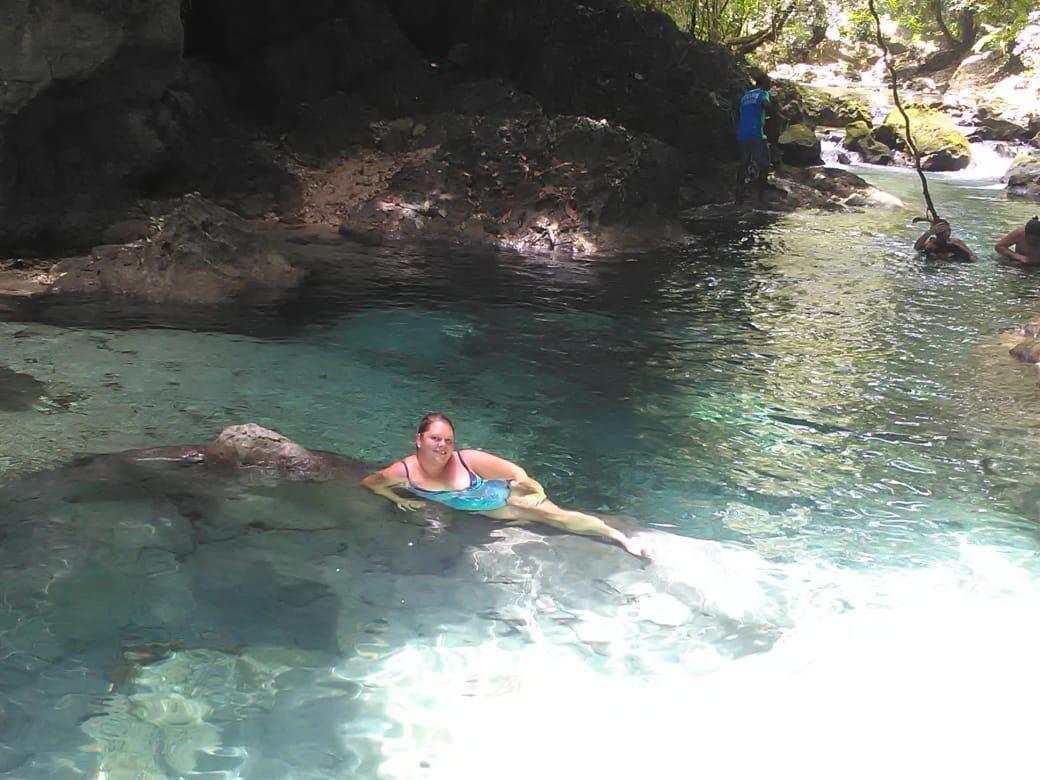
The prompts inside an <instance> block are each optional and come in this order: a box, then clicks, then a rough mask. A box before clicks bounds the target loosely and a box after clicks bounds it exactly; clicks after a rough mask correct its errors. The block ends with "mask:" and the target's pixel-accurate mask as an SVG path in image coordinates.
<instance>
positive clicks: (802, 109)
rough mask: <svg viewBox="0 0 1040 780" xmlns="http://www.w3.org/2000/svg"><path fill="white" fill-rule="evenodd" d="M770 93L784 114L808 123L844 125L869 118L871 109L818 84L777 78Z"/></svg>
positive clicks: (795, 120) (810, 124)
mask: <svg viewBox="0 0 1040 780" xmlns="http://www.w3.org/2000/svg"><path fill="white" fill-rule="evenodd" d="M770 94H771V95H772V96H773V99H774V100H775V101H776V103H777V105H778V106H779V107H780V110H781V111H782V112H783V115H784V116H785V117H787V118H788V119H789V120H790V121H792V122H797V123H799V124H804V125H808V126H809V127H816V126H817V125H824V126H826V127H844V126H845V125H847V124H848V123H849V122H855V121H857V120H861V121H864V122H868V123H869V121H870V113H869V112H868V111H867V109H866V108H864V106H863V105H862V104H861V103H859V102H858V101H856V100H853V99H851V98H846V97H841V96H838V95H833V94H831V93H830V92H828V91H826V90H824V89H820V88H819V87H810V86H807V85H805V84H796V83H794V82H793V81H785V80H781V79H777V80H776V81H775V82H774V83H773V86H772V88H771V89H770Z"/></svg>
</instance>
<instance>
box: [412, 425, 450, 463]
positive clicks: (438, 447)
mask: <svg viewBox="0 0 1040 780" xmlns="http://www.w3.org/2000/svg"><path fill="white" fill-rule="evenodd" d="M415 449H416V451H417V452H418V453H419V454H420V455H425V456H426V457H428V458H430V459H431V460H434V461H447V460H448V458H450V457H451V453H452V452H454V451H455V431H453V430H452V429H451V426H450V425H448V423H446V422H444V421H443V420H434V421H433V422H432V423H430V427H429V428H427V429H426V430H425V431H423V432H422V433H418V434H416V436H415Z"/></svg>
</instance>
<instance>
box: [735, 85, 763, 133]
mask: <svg viewBox="0 0 1040 780" xmlns="http://www.w3.org/2000/svg"><path fill="white" fill-rule="evenodd" d="M767 103H769V93H768V92H767V91H766V90H764V89H757V88H756V89H749V90H748V91H747V92H745V93H744V97H742V98H741V99H740V119H739V120H737V140H738V141H759V140H761V139H763V138H765V137H766V129H765V128H766V111H765V107H766V104H767Z"/></svg>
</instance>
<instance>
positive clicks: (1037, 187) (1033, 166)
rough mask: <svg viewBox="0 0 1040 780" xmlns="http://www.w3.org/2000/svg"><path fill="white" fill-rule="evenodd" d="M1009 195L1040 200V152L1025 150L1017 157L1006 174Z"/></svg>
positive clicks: (1005, 179)
mask: <svg viewBox="0 0 1040 780" xmlns="http://www.w3.org/2000/svg"><path fill="white" fill-rule="evenodd" d="M1003 180H1004V181H1006V182H1007V192H1008V195H1014V196H1016V197H1019V198H1031V199H1033V200H1040V152H1037V151H1030V152H1023V153H1022V154H1019V155H1017V156H1016V157H1015V159H1014V160H1013V161H1012V162H1011V167H1010V168H1008V171H1007V173H1006V174H1005V175H1004V179H1003Z"/></svg>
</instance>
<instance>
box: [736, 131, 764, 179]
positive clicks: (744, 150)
mask: <svg viewBox="0 0 1040 780" xmlns="http://www.w3.org/2000/svg"><path fill="white" fill-rule="evenodd" d="M737 143H739V144H740V164H741V166H744V165H747V164H748V162H749V161H750V160H754V161H755V163H756V164H757V165H758V167H759V170H763V171H768V170H769V142H768V141H766V139H765V138H759V139H757V140H754V141H738V142H737Z"/></svg>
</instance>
